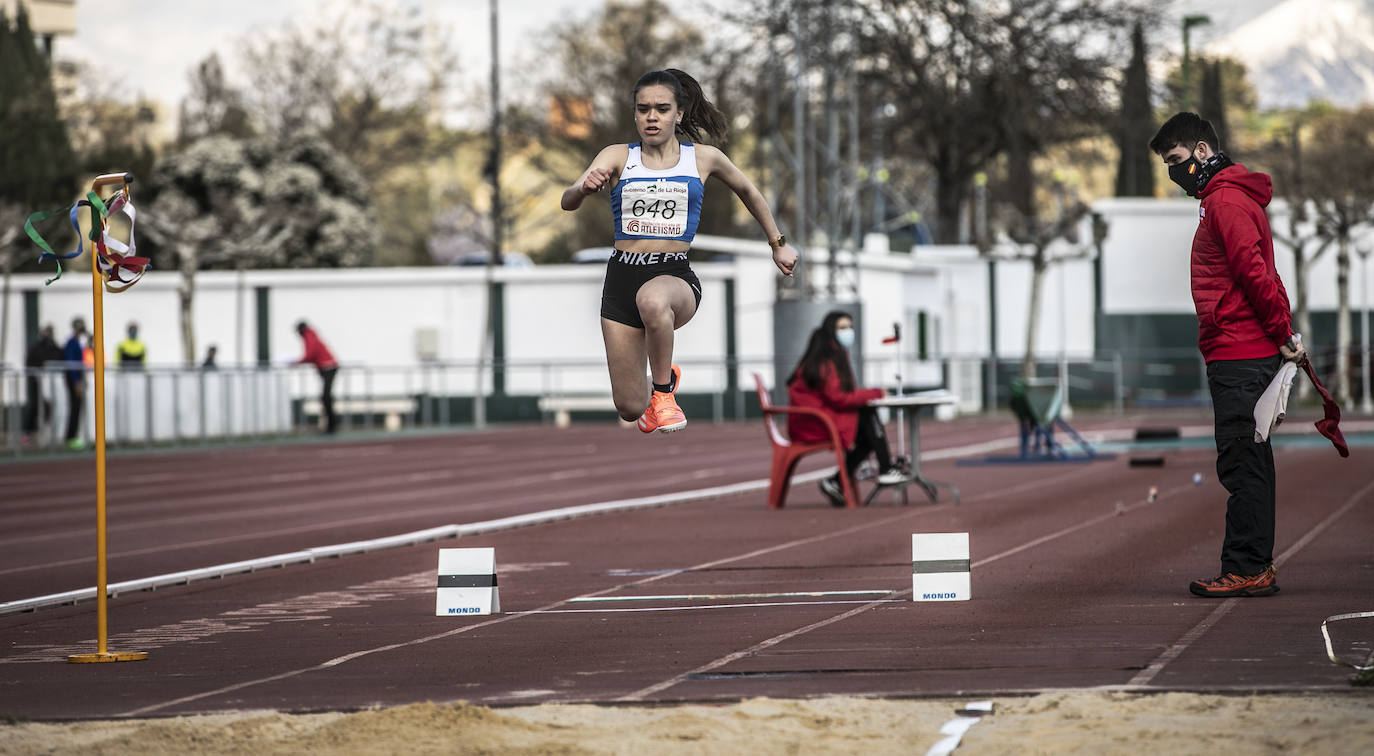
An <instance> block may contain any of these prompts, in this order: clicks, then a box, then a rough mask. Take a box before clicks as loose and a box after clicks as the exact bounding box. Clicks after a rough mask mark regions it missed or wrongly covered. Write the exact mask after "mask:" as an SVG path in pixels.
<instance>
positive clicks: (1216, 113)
mask: <svg viewBox="0 0 1374 756" xmlns="http://www.w3.org/2000/svg"><path fill="white" fill-rule="evenodd" d="M1199 62H1200V63H1202V104H1201V106H1200V108H1199V110H1200V111H1201V112H1200V113H1198V115H1200V116H1202V117H1203V118H1206V119H1207V120H1209V121H1211V122H1212V127H1213V128H1215V129H1216V130H1217V140H1218V141H1220V142H1221V146H1220V148H1219V149H1224V150H1227V151H1230V150H1232V149H1234V145H1232V144H1231V134H1230V131H1231V130H1230V129H1229V128H1227V125H1226V87H1225V85H1224V84H1223V83H1222V67H1221V65H1222V64H1221V61H1220V60H1210V61H1209V60H1203V61H1199Z"/></svg>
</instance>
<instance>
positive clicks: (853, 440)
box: [787, 310, 905, 507]
mask: <svg viewBox="0 0 1374 756" xmlns="http://www.w3.org/2000/svg"><path fill="white" fill-rule="evenodd" d="M853 345H854V321H853V319H852V318H850V317H849V314H848V313H844V312H840V311H838V310H835V311H832V312H830V313H829V314H827V315H826V316H825V320H824V321H822V322H821V325H820V327H819V328H817V329H816V330H814V331H812V332H811V340H810V341H809V342H807V344H806V352H805V353H804V354H803V355H802V358H801V362H799V363H798V364H797V369H796V370H795V371H793V373H792V377H791V378H789V379H788V380H787V393H788V396H789V397H790V400H789V401H790V402H791V404H792V405H794V406H797V407H812V408H815V409H818V410H821V411H822V412H825V413H826V414H828V415H829V416H830V419H831V420H832V421H834V423H835V429H836V430H838V431H839V433H840V440H841V441H843V442H844V445H845V448H846V449H848V450H849V452H848V453H847V454H846V455H845V468H846V470H848V472H849V478H850V480H853V479H854V472H855V470H857V469H858V467H859V463H861V462H863V461H864V460H865V459H867V458H868V455H870V454H872V455H874V456H875V457H877V459H878V470H879V471H880V472H879V474H878V482H879V483H898V482H901V481H902V480H903V479H904V478H905V474H904V473H903V472H902V470H901V468H899V467H896V466H894V465H893V464H892V452H891V451H890V450H889V449H888V446H887V435H886V434H885V433H884V432H883V424H882V422H881V421H879V420H878V411H877V410H876V409H874V408H873V407H869V406H868V402H869V401H871V400H873V399H879V398H882V397H883V396H884V395H885V394H886V392H885V391H884V390H883V389H880V388H855V387H854V370H853V368H851V367H850V365H849V348H850V347H851V346H853ZM787 435H788V436H789V437H790V438H791V439H792V440H793V441H795V442H797V443H803V444H806V443H819V442H823V441H829V440H830V436H829V434H828V433H827V432H826V430H825V426H824V425H822V424H821V422H820V421H819V420H817V419H816V418H814V417H807V416H806V415H788V416H787ZM821 492H822V493H824V494H825V495H826V498H828V499H830V503H831V504H833V505H835V506H837V507H842V506H844V503H845V502H844V491H843V490H842V489H841V488H840V474H839V471H836V472H835V474H834V475H832V476H831V477H829V478H824V479H822V480H821Z"/></svg>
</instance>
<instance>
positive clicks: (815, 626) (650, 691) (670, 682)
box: [617, 470, 1116, 701]
mask: <svg viewBox="0 0 1374 756" xmlns="http://www.w3.org/2000/svg"><path fill="white" fill-rule="evenodd" d="M1080 474H1084V472H1083V471H1082V470H1075V471H1074V472H1072V473H1069V475H1068V476H1060V477H1069V476H1073V475H1080ZM1060 477H1050V478H1041V479H1040V480H1038V481H1036V482H1035V483H1033V484H1030V485H1027V484H1020V485H1018V486H1015V488H1016V489H1017V490H1018V491H1026V490H1030V489H1033V488H1037V487H1040V488H1043V487H1046V486H1051V485H1055V484H1057V483H1059V480H1060ZM941 508H943V507H936V508H932V509H927V510H923V511H927V512H929V511H935V510H938V509H941ZM1110 516H1112V517H1115V516H1116V512H1115V511H1113V512H1112V514H1111V515H1110ZM1104 519H1106V517H1105V516H1104V517H1094V518H1093V519H1092V520H1090V521H1089V523H1097V522H1101V521H1102V520H1104ZM1084 527H1088V523H1080V524H1079V525H1075V526H1072V527H1070V528H1065V529H1063V530H1061V531H1059V532H1058V533H1052V534H1050V535H1049V536H1043V537H1041V538H1037V539H1035V540H1034V541H1032V542H1031V543H1032V544H1036V545H1038V544H1041V543H1044V542H1046V541H1049V540H1053V539H1054V538H1059V537H1062V536H1065V535H1068V534H1069V533H1072V532H1074V531H1076V530H1081V529H1082V528H1084ZM1026 548H1030V545H1025V546H1018V547H1016V548H1014V549H1008V550H1007V551H1004V552H1002V553H1000V554H994V555H993V556H990V557H987V558H986V559H982V560H980V561H979V562H977V563H975V564H989V563H991V562H995V561H997V560H998V559H1002V558H1004V557H1008V556H1011V555H1012V554H1015V553H1017V552H1020V551H1023V550H1025V549H1026ZM893 595H894V596H896V597H897V599H899V600H900V598H901V597H903V596H909V595H911V589H910V588H908V589H906V590H904V591H901V592H899V593H894V594H893ZM891 601H892V599H878V600H875V601H869V602H867V603H865V604H864V605H863V606H859V607H855V608H854V609H850V610H849V611H847V612H844V613H843V614H839V615H836V616H834V617H831V618H830V619H827V620H821V621H820V622H815V623H812V624H810V625H807V626H806V627H801V628H797V629H795V630H789V631H788V632H786V633H783V634H782V635H776V636H774V637H772V638H769V639H767V640H765V641H761V642H759V643H756V644H755V645H753V646H750V647H749V648H746V649H744V650H743V651H736V652H734V653H731V654H727V655H725V656H723V657H721V658H719V659H716V660H715V661H712V662H708V663H706V664H704V665H702V666H700V667H698V668H696V669H694V670H690V671H688V672H684V673H682V674H680V675H678V676H676V677H672V678H669V679H667V680H664V681H663V682H660V683H657V684H654V685H650V686H649V687H647V688H641V689H640V690H637V691H635V692H633V693H629V694H626V695H624V696H621V697H620V698H619V699H617V700H620V701H636V700H640V699H643V698H644V697H646V696H651V695H654V694H655V693H660V692H662V691H664V690H667V689H668V688H671V687H673V686H674V685H677V684H678V683H680V682H682V681H684V680H686V679H688V677H689V676H691V675H697V674H701V673H703V672H709V671H710V670H713V669H717V668H719V667H723V666H725V665H727V664H730V663H731V662H734V661H736V660H738V659H742V658H744V657H746V656H749V655H751V654H755V653H757V652H759V651H762V650H763V649H766V648H769V647H771V646H775V645H777V644H779V643H782V642H783V641H785V640H789V639H791V638H795V637H797V636H799V635H804V634H806V633H809V632H811V631H812V630H819V629H820V628H822V627H826V626H827V625H830V624H833V623H835V622H840V621H842V620H846V619H849V618H850V617H855V616H858V615H860V614H862V613H864V612H866V611H868V610H869V609H872V608H874V607H876V606H882V605H883V604H886V603H890V602H891ZM836 603H838V602H836Z"/></svg>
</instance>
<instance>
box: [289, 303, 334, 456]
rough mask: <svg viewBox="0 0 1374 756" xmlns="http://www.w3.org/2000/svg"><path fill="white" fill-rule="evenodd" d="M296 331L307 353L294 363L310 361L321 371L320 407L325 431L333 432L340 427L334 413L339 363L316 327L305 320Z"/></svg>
mask: <svg viewBox="0 0 1374 756" xmlns="http://www.w3.org/2000/svg"><path fill="white" fill-rule="evenodd" d="M296 333H298V334H300V335H301V341H302V342H303V344H304V346H305V354H302V355H301V358H300V359H299V360H296V361H295V362H294V363H293V364H295V365H304V364H306V363H310V364H311V365H314V366H315V369H316V370H319V371H320V381H321V382H322V383H323V384H324V389H323V390H322V391H321V393H320V408H321V410H322V411H323V412H324V418H325V420H324V423H325V425H324V432H325V433H333V432H334V431H335V430H337V429H338V417H336V416H335V415H334V376H335V375H338V373H339V363H337V362H335V361H334V355H333V354H331V353H330V351H329V347H327V346H325V345H324V342H323V341H321V340H320V337H319V335H318V334H316V333H315V329H313V328H311V327H310V326H309V325H307V324H306V322H305V321H304V320H302V321H301V322H299V323H297V324H296Z"/></svg>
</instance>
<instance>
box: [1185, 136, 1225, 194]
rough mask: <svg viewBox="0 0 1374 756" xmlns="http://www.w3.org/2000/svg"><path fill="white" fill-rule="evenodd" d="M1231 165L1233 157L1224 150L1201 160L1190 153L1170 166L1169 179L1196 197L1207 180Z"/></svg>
mask: <svg viewBox="0 0 1374 756" xmlns="http://www.w3.org/2000/svg"><path fill="white" fill-rule="evenodd" d="M1196 151H1197V145H1196V144H1195V145H1193V152H1196ZM1231 165H1233V163H1232V162H1231V158H1229V157H1227V156H1226V153H1224V152H1218V153H1215V154H1213V155H1212V156H1211V157H1209V158H1207V159H1206V160H1203V161H1199V160H1198V159H1197V158H1195V157H1193V156H1192V154H1189V155H1188V159H1187V160H1184V161H1183V162H1181V163H1175V164H1173V165H1171V166H1169V180H1170V181H1172V182H1174V183H1175V184H1178V185H1179V187H1180V188H1181V189H1183V191H1184V192H1186V193H1187V195H1188V196H1189V197H1194V198H1196V197H1197V195H1198V193H1199V192H1201V191H1202V189H1203V187H1205V186H1207V182H1209V181H1211V180H1212V177H1213V176H1215V175H1217V172H1218V171H1220V170H1221V169H1223V168H1227V167H1229V166H1231Z"/></svg>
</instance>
